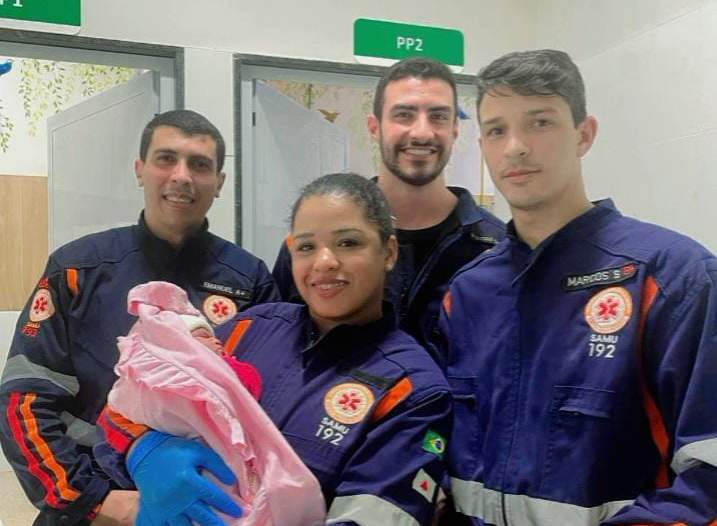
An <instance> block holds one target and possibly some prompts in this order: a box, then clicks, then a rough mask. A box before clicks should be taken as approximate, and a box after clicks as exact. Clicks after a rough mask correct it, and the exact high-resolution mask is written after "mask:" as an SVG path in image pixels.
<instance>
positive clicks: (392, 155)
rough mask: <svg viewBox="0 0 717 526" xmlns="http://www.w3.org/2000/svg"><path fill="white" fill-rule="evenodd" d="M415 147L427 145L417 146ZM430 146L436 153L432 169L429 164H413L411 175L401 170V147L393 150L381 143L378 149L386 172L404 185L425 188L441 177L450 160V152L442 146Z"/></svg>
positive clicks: (395, 147)
mask: <svg viewBox="0 0 717 526" xmlns="http://www.w3.org/2000/svg"><path fill="white" fill-rule="evenodd" d="M416 146H428V145H426V144H421V145H418V144H417V145H416ZM430 146H431V147H432V148H435V149H436V153H437V155H436V161H435V162H434V163H433V167H431V166H430V163H429V162H427V163H425V166H424V167H422V166H420V165H418V166H416V165H415V164H414V165H413V166H412V167H411V168H412V171H411V173H407V172H406V171H404V170H403V169H402V168H401V166H400V161H399V155H400V150H401V148H402V146H394V147H393V148H390V147H387V146H386V145H384V144H383V143H381V148H380V149H381V160H382V162H383V164H384V166H386V168H387V169H388V171H389V172H391V173H392V174H393V175H395V176H396V177H397V178H398V179H400V180H401V181H403V182H404V183H406V184H410V185H412V186H425V185H427V184H429V183H432V182H433V181H435V180H436V179H437V178H438V177H439V176H440V175H441V173H443V169H444V168H445V167H446V164H448V160H449V158H450V151H449V152H446V151H445V149H444V148H443V147H442V146H440V145H437V144H430Z"/></svg>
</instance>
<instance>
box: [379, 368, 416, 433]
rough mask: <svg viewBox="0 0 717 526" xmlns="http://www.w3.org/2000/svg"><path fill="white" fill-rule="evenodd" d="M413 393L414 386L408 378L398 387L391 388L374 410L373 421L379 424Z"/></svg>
mask: <svg viewBox="0 0 717 526" xmlns="http://www.w3.org/2000/svg"><path fill="white" fill-rule="evenodd" d="M411 392H413V384H412V383H411V379H410V378H409V377H408V376H407V377H405V378H404V379H403V380H401V381H400V382H398V383H397V384H396V385H394V386H393V387H391V389H389V391H388V392H387V393H386V394H385V395H383V398H381V400H380V401H379V402H378V404H376V409H374V410H373V415H371V420H372V421H373V422H378V421H379V420H381V419H382V418H383V417H384V416H386V415H387V414H389V413H390V412H391V411H392V410H393V408H394V407H396V406H397V405H398V404H400V403H401V402H403V401H404V400H405V399H406V398H407V397H408V395H410V394H411Z"/></svg>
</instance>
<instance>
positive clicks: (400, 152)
mask: <svg viewBox="0 0 717 526" xmlns="http://www.w3.org/2000/svg"><path fill="white" fill-rule="evenodd" d="M368 129H369V132H370V134H371V136H372V137H373V138H374V140H376V141H378V143H379V146H380V148H381V159H382V161H383V166H384V168H385V169H386V171H388V173H390V174H393V175H395V176H396V177H397V178H399V179H400V180H401V181H403V182H405V183H407V184H411V185H415V186H423V185H426V184H429V183H431V182H432V181H434V180H435V179H436V178H437V177H438V176H440V175H441V173H442V172H443V168H445V166H446V163H448V160H449V159H450V157H451V149H452V148H453V142H454V141H455V139H456V137H457V136H458V122H457V120H456V108H455V106H454V96H453V88H451V86H450V84H448V83H447V82H445V81H443V80H440V79H420V78H416V77H406V78H403V79H400V80H396V81H393V82H390V83H389V84H388V85H387V86H386V90H385V92H384V103H383V111H382V114H381V120H379V119H378V118H377V117H376V116H375V115H371V116H369V118H368Z"/></svg>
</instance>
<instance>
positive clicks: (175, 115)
mask: <svg viewBox="0 0 717 526" xmlns="http://www.w3.org/2000/svg"><path fill="white" fill-rule="evenodd" d="M159 126H171V127H172V128H177V129H178V130H179V131H181V132H182V133H183V134H185V135H187V136H190V137H191V136H193V135H209V137H211V138H212V139H213V140H214V142H215V143H216V145H217V172H221V171H222V168H223V167H224V153H225V150H226V147H225V145H224V139H223V138H222V134H221V133H219V130H217V128H216V126H214V125H213V124H212V123H211V122H209V119H207V118H206V117H205V116H204V115H200V114H199V113H197V112H196V111H192V110H171V111H165V112H164V113H160V114H159V115H156V116H155V117H154V118H153V119H152V120H151V121H149V122H148V123H147V125H146V126H145V127H144V130H143V131H142V138H141V140H140V143H139V158H140V159H142V161H146V160H147V151H148V150H149V143H151V142H152V136H153V135H154V130H155V129H157V128H158V127H159Z"/></svg>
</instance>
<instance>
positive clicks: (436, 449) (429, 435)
mask: <svg viewBox="0 0 717 526" xmlns="http://www.w3.org/2000/svg"><path fill="white" fill-rule="evenodd" d="M422 447H423V449H424V451H428V452H429V453H433V454H434V455H436V456H437V457H439V458H443V453H444V452H445V451H446V439H445V438H443V437H442V436H441V435H440V434H438V433H436V432H435V431H433V430H431V429H429V430H428V431H426V436H424V437H423V445H422Z"/></svg>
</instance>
